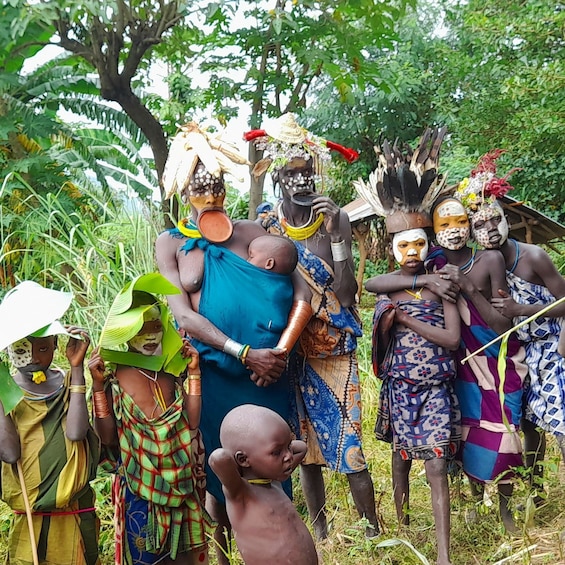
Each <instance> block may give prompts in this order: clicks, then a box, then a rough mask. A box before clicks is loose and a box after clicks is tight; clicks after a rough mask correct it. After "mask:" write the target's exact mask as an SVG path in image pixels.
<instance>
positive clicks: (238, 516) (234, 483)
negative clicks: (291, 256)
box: [209, 236, 318, 565]
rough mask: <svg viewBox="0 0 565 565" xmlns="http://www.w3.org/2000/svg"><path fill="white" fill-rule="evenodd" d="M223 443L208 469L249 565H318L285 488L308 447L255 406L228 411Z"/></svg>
mask: <svg viewBox="0 0 565 565" xmlns="http://www.w3.org/2000/svg"><path fill="white" fill-rule="evenodd" d="M269 237H271V236H269ZM220 441H221V444H222V447H221V448H219V449H216V450H214V451H213V452H212V454H211V455H210V459H209V464H210V467H211V468H212V470H213V471H214V473H216V475H217V476H218V478H219V479H220V481H221V482H222V486H223V491H224V494H225V497H226V509H227V513H228V517H229V519H230V522H231V524H232V528H233V532H234V537H235V541H236V543H237V547H238V549H239V552H240V553H241V556H242V558H243V561H244V562H245V563H246V565H265V563H268V564H269V565H283V564H284V565H287V564H288V565H316V564H317V563H318V556H317V553H316V548H315V546H314V540H313V539H312V536H311V534H310V532H309V531H308V528H307V527H306V525H305V524H304V522H303V521H302V519H301V518H300V516H299V515H298V512H297V511H296V509H295V507H294V505H293V504H292V501H291V500H290V499H289V498H288V496H287V495H286V494H285V493H284V491H283V489H282V487H281V482H282V481H285V480H286V479H288V478H289V477H290V475H291V474H292V471H293V470H294V469H295V468H296V467H297V466H298V464H299V463H300V462H301V461H302V459H304V456H305V455H306V444H305V443H304V442H303V441H300V440H293V439H292V435H291V432H290V428H289V427H288V424H287V423H286V422H285V421H284V420H283V419H282V418H281V417H280V416H279V415H278V414H277V413H276V412H273V411H272V410H269V409H268V408H264V407H262V406H255V405H254V404H244V405H241V406H238V407H236V408H234V409H233V410H231V411H230V412H228V414H227V415H226V417H225V418H224V420H223V422H222V425H221V428H220Z"/></svg>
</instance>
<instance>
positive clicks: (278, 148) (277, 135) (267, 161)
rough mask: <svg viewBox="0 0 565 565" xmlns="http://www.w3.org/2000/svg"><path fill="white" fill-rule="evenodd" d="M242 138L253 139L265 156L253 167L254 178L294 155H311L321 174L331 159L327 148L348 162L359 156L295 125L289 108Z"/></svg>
mask: <svg viewBox="0 0 565 565" xmlns="http://www.w3.org/2000/svg"><path fill="white" fill-rule="evenodd" d="M243 138H244V139H245V141H253V142H254V143H255V147H256V148H257V149H258V150H260V151H264V152H265V157H264V158H263V159H261V160H260V161H258V162H257V164H256V165H255V167H253V171H252V174H253V176H254V177H255V178H259V177H260V176H261V175H262V174H263V173H264V172H265V171H267V172H269V173H273V172H275V171H278V170H280V169H282V168H283V167H284V166H285V165H286V164H287V163H288V162H289V161H291V160H292V159H295V158H301V159H304V160H305V161H308V160H310V159H313V160H314V170H315V171H316V174H321V172H322V168H323V165H324V164H325V163H327V162H329V161H330V159H331V156H330V150H334V151H338V152H339V153H341V154H342V155H343V156H344V157H345V158H346V159H347V161H348V162H349V163H353V161H355V160H356V159H358V158H359V153H357V151H355V150H354V149H350V148H348V147H344V146H343V145H339V144H338V143H334V142H333V141H328V140H326V139H323V138H321V137H318V136H317V135H314V134H312V133H311V132H309V131H308V130H307V129H305V128H303V127H302V126H300V125H298V123H297V122H296V117H295V116H294V114H293V113H291V112H289V113H287V114H283V115H282V116H280V117H279V118H278V119H276V120H274V121H273V122H272V123H271V124H270V125H269V126H267V127H265V129H256V130H252V131H249V132H247V133H245V134H244V135H243Z"/></svg>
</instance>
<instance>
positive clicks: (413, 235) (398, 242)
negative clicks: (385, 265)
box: [392, 228, 429, 266]
mask: <svg viewBox="0 0 565 565" xmlns="http://www.w3.org/2000/svg"><path fill="white" fill-rule="evenodd" d="M428 250H429V245H428V236H427V234H426V232H425V231H424V230H423V229H422V228H417V229H413V230H406V231H403V232H400V233H395V234H394V236H393V238H392V253H393V255H394V258H395V259H396V262H397V263H398V264H399V265H400V266H403V265H405V264H406V263H407V262H409V261H416V262H421V263H422V262H423V261H424V260H425V259H426V257H427V256H428Z"/></svg>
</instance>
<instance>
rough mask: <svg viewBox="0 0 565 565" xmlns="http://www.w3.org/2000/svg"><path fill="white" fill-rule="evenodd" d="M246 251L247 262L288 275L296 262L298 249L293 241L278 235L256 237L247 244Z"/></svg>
mask: <svg viewBox="0 0 565 565" xmlns="http://www.w3.org/2000/svg"><path fill="white" fill-rule="evenodd" d="M247 253H248V258H247V262H248V263H251V264H252V265H255V266H256V267H259V268H260V269H266V270H267V271H273V273H279V274H281V275H290V274H291V273H292V271H294V269H295V268H296V264H297V263H298V251H296V247H295V245H294V243H292V241H291V240H290V239H287V238H286V237H282V236H280V235H262V236H259V237H256V238H255V239H254V240H252V241H251V243H250V244H249V247H248V248H247Z"/></svg>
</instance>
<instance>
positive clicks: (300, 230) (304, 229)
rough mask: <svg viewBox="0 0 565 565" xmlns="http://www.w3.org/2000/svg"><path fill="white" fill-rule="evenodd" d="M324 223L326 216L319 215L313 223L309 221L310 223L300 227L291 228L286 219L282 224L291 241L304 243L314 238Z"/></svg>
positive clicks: (283, 219) (282, 220)
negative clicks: (305, 240)
mask: <svg viewBox="0 0 565 565" xmlns="http://www.w3.org/2000/svg"><path fill="white" fill-rule="evenodd" d="M323 221H324V214H319V215H318V217H317V218H316V219H315V220H314V222H313V223H310V220H308V223H306V224H304V225H303V226H300V227H294V226H291V225H290V224H289V223H288V221H287V219H286V218H282V219H281V224H282V226H283V228H284V230H285V232H286V234H287V235H288V237H290V239H295V240H296V241H303V240H304V239H308V238H309V237H312V236H313V235H314V234H315V233H316V232H317V231H318V228H319V227H320V226H321V225H322V222H323Z"/></svg>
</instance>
